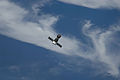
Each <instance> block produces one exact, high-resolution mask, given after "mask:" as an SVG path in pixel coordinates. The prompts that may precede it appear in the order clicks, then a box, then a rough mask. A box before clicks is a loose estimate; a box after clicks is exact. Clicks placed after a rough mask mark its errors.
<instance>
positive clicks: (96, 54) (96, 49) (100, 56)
mask: <svg viewBox="0 0 120 80" xmlns="http://www.w3.org/2000/svg"><path fill="white" fill-rule="evenodd" d="M27 15H29V11H28V10H25V9H24V8H21V7H19V6H17V5H16V4H14V3H12V2H10V1H7V0H0V34H2V35H6V36H8V37H11V38H14V39H17V40H20V41H23V42H27V43H30V44H34V45H37V46H40V47H43V48H46V49H49V50H52V51H56V52H58V53H62V54H66V55H77V56H80V57H83V58H85V59H88V60H91V61H93V62H101V63H103V64H105V65H106V66H104V67H106V68H107V69H106V70H104V71H105V72H108V73H110V74H112V75H114V76H117V75H119V66H120V61H119V57H120V55H119V54H116V55H114V56H113V54H114V53H111V52H110V47H109V46H110V44H111V42H114V40H115V39H114V40H113V39H112V40H111V39H110V38H113V34H114V33H116V32H118V31H120V25H117V27H116V26H112V27H110V29H108V30H106V31H102V30H100V29H94V30H93V29H91V28H92V26H93V24H92V23H91V22H90V21H86V22H85V24H84V25H83V30H82V31H83V34H84V35H85V36H86V37H87V38H88V39H90V41H91V42H88V43H90V44H92V45H93V47H91V46H89V45H88V44H83V43H81V41H78V40H77V39H75V38H72V37H67V36H62V38H61V39H60V43H61V44H62V45H63V48H59V47H56V46H53V45H52V44H51V42H50V41H49V40H48V39H47V38H48V36H51V37H56V34H57V32H56V31H55V30H54V26H55V24H56V22H57V21H58V20H59V17H58V16H52V15H50V14H47V15H45V14H44V15H41V16H40V17H39V20H38V22H32V21H28V20H26V19H24V18H25V17H26V16H27ZM83 48H86V50H84V49H83ZM118 53H119V52H118ZM101 65H102V64H101Z"/></svg>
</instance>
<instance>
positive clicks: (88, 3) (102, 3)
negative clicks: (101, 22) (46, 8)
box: [59, 0, 120, 9]
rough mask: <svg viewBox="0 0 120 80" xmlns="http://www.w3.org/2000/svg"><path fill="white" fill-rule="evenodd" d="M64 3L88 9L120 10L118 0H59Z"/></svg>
mask: <svg viewBox="0 0 120 80" xmlns="http://www.w3.org/2000/svg"><path fill="white" fill-rule="evenodd" d="M59 1H62V2H65V3H69V4H74V5H78V6H84V7H88V8H93V9H96V8H118V9H120V1H119V0H59Z"/></svg>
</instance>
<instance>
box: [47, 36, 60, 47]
mask: <svg viewBox="0 0 120 80" xmlns="http://www.w3.org/2000/svg"><path fill="white" fill-rule="evenodd" d="M60 37H61V35H60V34H58V35H57V37H56V38H55V39H52V38H51V37H50V36H49V37H48V39H49V40H51V41H52V43H53V44H54V45H58V46H59V47H60V48H62V45H61V44H59V43H58V40H59V39H60Z"/></svg>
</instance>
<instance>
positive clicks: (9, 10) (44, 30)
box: [0, 1, 78, 54]
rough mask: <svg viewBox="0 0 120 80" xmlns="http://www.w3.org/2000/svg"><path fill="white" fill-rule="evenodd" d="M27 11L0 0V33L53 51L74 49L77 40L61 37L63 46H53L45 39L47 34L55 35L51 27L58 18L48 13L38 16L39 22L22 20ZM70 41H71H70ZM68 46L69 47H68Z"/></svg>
mask: <svg viewBox="0 0 120 80" xmlns="http://www.w3.org/2000/svg"><path fill="white" fill-rule="evenodd" d="M28 14H29V11H27V10H25V9H23V8H21V7H19V6H17V5H16V4H14V3H12V2H8V1H0V33H1V34H3V35H6V36H9V37H12V38H14V39H17V40H21V41H24V42H28V43H32V44H35V45H37V46H41V47H44V48H47V49H50V50H53V51H57V52H61V53H64V54H71V53H68V51H69V50H71V51H75V48H76V47H77V46H78V45H77V41H76V40H74V39H70V38H68V37H64V36H63V37H62V39H61V40H62V41H61V40H60V42H61V44H63V48H62V49H60V48H59V47H56V46H53V45H52V44H51V42H50V41H49V40H48V39H47V38H48V36H51V37H56V34H57V33H56V32H55V30H54V29H53V26H54V24H55V23H56V21H57V20H58V19H59V18H58V17H56V16H51V15H49V14H47V15H42V16H40V19H39V23H37V22H36V23H35V22H30V21H26V20H24V18H25V16H26V15H28ZM71 42H72V43H71ZM68 46H69V47H68Z"/></svg>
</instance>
